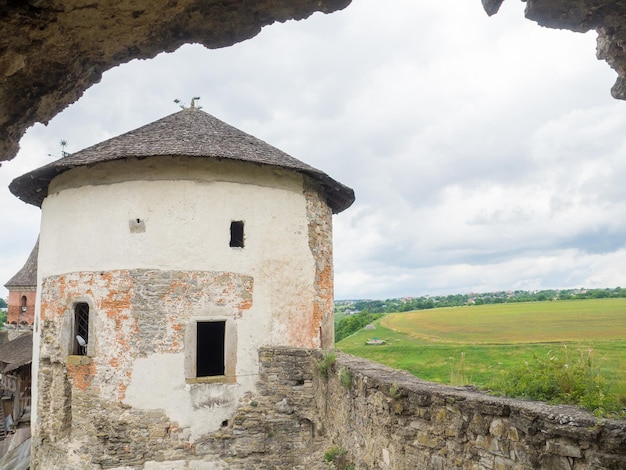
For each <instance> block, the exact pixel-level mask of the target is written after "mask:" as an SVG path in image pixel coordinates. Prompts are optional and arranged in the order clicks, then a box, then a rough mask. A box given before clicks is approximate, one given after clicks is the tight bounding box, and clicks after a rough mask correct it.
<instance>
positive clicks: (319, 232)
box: [304, 180, 335, 349]
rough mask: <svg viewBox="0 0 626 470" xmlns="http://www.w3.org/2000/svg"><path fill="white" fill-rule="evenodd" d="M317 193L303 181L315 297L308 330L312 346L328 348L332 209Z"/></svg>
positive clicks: (332, 337)
mask: <svg viewBox="0 0 626 470" xmlns="http://www.w3.org/2000/svg"><path fill="white" fill-rule="evenodd" d="M320 194H322V192H321V190H320V189H319V188H317V187H316V186H315V185H314V183H313V182H312V181H310V180H307V181H305V191H304V196H305V198H306V208H307V221H308V230H309V249H310V250H311V254H312V255H313V258H314V259H315V299H314V301H313V317H312V322H311V331H309V332H307V333H308V334H310V335H311V337H312V338H317V341H316V342H314V343H313V344H311V347H322V348H325V349H328V348H332V347H333V346H334V344H335V331H334V329H335V328H334V315H333V312H334V276H333V241H332V240H333V239H332V211H331V209H330V207H328V205H327V204H326V202H325V201H323V200H322V199H321V198H320ZM320 327H321V329H320ZM313 329H317V330H318V331H313Z"/></svg>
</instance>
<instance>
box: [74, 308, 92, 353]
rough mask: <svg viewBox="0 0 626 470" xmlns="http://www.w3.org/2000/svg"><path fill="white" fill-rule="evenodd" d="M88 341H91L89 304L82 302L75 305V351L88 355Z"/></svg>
mask: <svg viewBox="0 0 626 470" xmlns="http://www.w3.org/2000/svg"><path fill="white" fill-rule="evenodd" d="M88 342H89V304H87V303H85V302H80V303H77V304H76V305H75V306H74V347H73V353H74V354H76V355H79V356H86V355H87V343H88Z"/></svg>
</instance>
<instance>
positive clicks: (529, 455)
mask: <svg viewBox="0 0 626 470" xmlns="http://www.w3.org/2000/svg"><path fill="white" fill-rule="evenodd" d="M322 359H323V353H322V351H320V350H310V349H296V348H288V347H264V348H261V350H260V351H259V375H258V381H257V384H256V389H255V390H254V391H251V392H248V393H247V394H246V395H245V396H243V397H242V398H241V399H240V400H239V402H238V407H237V409H236V411H235V413H234V414H233V415H232V417H231V419H229V420H226V421H224V422H223V423H222V426H221V428H220V429H219V430H217V431H215V432H211V433H208V434H206V435H205V436H203V437H201V438H200V439H198V440H196V441H195V442H194V443H193V444H192V445H184V442H181V439H180V438H181V436H180V433H181V429H180V427H178V426H177V424H176V423H175V422H172V421H169V420H168V419H166V418H165V416H164V415H163V413H162V412H159V410H152V411H146V412H142V413H139V412H137V410H132V409H129V408H128V407H124V406H123V405H119V406H114V405H113V404H111V403H108V404H106V406H100V407H95V408H93V411H92V414H91V415H90V417H89V418H87V419H90V420H92V421H93V422H95V423H98V433H97V439H96V441H94V443H93V444H94V447H93V448H92V453H94V452H93V451H95V454H94V455H96V456H97V455H99V456H101V457H102V458H99V459H96V460H94V461H92V462H88V461H86V460H85V461H83V462H82V466H81V465H78V466H76V467H74V468H84V469H93V468H102V469H113V470H139V469H141V470H148V469H149V470H171V469H172V468H189V469H226V468H229V469H248V468H281V469H283V468H285V469H287V468H288V469H301V470H305V469H306V470H326V469H328V468H329V466H328V464H327V463H326V462H324V459H323V455H324V452H325V451H327V450H329V449H331V448H332V447H340V448H343V449H345V450H346V451H347V455H346V461H347V463H348V464H350V463H351V464H354V468H355V469H394V470H403V469H407V470H408V469H411V470H414V469H420V470H448V469H455V470H456V469H468V470H469V469H472V470H474V469H475V470H509V469H510V470H527V469H528V470H530V469H538V468H541V469H553V470H591V469H593V470H601V469H612V470H618V469H624V468H625V463H626V421H610V420H600V419H596V418H595V417H593V416H592V415H590V414H588V413H585V412H582V411H580V410H578V409H577V408H574V407H570V406H550V405H546V404H542V403H535V402H527V401H521V400H513V399H506V398H498V397H491V396H488V395H486V394H482V393H478V392H476V391H472V390H470V389H468V388H463V387H447V386H443V385H438V384H434V383H430V382H424V381H421V380H419V379H417V378H415V377H413V376H411V375H410V374H408V373H405V372H402V371H396V370H393V369H390V368H388V367H385V366H382V365H379V364H376V363H373V362H370V361H367V360H364V359H360V358H356V357H353V356H349V355H345V354H341V353H337V360H336V362H335V363H334V364H333V365H332V367H331V368H330V370H329V374H328V378H325V377H323V375H322V374H321V373H320V371H319V370H318V368H317V366H316V363H317V362H320V361H322ZM342 379H343V380H342ZM347 379H349V380H347ZM78 395H79V396H76V397H75V399H76V400H90V399H91V397H90V396H89V394H78ZM73 418H74V419H76V418H77V417H76V416H74V417H73ZM83 418H85V417H83ZM174 444H178V445H174ZM48 450H50V449H48ZM58 450H59V449H57V451H58ZM42 451H44V449H42V448H40V449H39V452H37V453H36V458H35V460H34V461H33V467H32V468H34V469H37V468H66V467H64V466H63V460H64V457H63V455H57V456H56V457H57V458H58V459H59V460H58V462H57V466H55V465H51V466H50V465H49V466H42V465H40V463H41V462H42V461H45V460H46V458H45V457H52V456H51V455H43V454H46V453H47V451H44V452H43V454H42ZM66 458H67V455H65V459H66ZM50 461H51V460H47V462H48V463H49V462H50ZM65 462H67V460H65ZM94 463H96V464H97V466H95V467H94V466H93V464H94ZM344 468H345V467H344Z"/></svg>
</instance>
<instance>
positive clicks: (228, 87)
mask: <svg viewBox="0 0 626 470" xmlns="http://www.w3.org/2000/svg"><path fill="white" fill-rule="evenodd" d="M523 8H524V3H523V2H504V3H503V5H502V7H501V10H500V12H499V13H498V14H497V15H495V16H493V17H488V16H487V15H486V14H485V13H484V11H483V9H482V6H481V4H480V2H479V1H478V0H476V1H471V2H467V1H464V0H450V1H449V2H445V4H442V3H435V4H432V3H429V4H424V2H412V1H410V0H390V1H389V2H387V3H386V4H385V8H384V10H381V8H380V3H377V2H375V1H374V0H359V1H358V2H353V4H352V5H350V6H348V7H347V8H346V9H345V10H343V11H340V12H336V13H333V14H330V15H323V14H321V13H317V14H315V15H313V16H312V17H311V18H309V19H307V20H303V21H299V22H295V21H290V22H287V23H285V24H274V25H271V26H268V27H266V28H264V29H263V31H262V32H261V33H260V34H259V35H258V36H256V37H254V38H252V39H250V40H248V41H244V42H242V43H239V44H236V45H234V46H232V47H229V48H224V49H217V50H208V49H205V48H204V47H202V46H199V45H187V46H183V47H181V48H180V49H179V50H177V51H176V52H174V53H170V54H160V55H159V56H157V57H156V58H155V59H152V60H143V61H138V60H135V61H132V62H131V63H128V64H124V65H122V66H120V67H116V68H114V69H112V70H110V71H108V72H106V73H105V74H104V76H103V78H102V81H101V83H99V84H96V85H94V86H93V87H91V88H90V89H89V90H87V92H86V93H85V94H84V95H83V96H82V97H81V98H80V99H79V100H78V101H77V102H76V103H74V104H73V105H71V106H69V107H68V108H67V109H66V110H65V111H63V112H62V113H60V114H59V115H58V116H57V117H55V118H54V119H53V120H52V121H51V122H50V123H49V124H48V126H43V125H40V124H37V125H35V126H33V127H32V128H31V129H29V131H28V132H27V134H26V135H25V137H24V138H23V139H22V140H21V142H20V145H21V149H20V152H19V153H18V155H17V157H16V158H15V159H14V160H12V161H10V162H4V163H3V164H2V167H1V168H0V207H1V208H2V214H3V216H4V221H5V229H4V230H3V231H2V233H0V260H1V263H0V284H4V283H5V282H7V281H8V280H9V279H10V278H11V277H12V276H13V275H14V274H15V273H16V272H17V270H18V269H20V267H21V266H22V265H23V264H24V262H25V261H26V258H27V257H28V254H29V253H30V251H31V249H32V247H33V245H34V243H35V241H36V239H37V234H38V225H39V209H38V208H35V207H32V206H29V205H27V204H25V203H23V202H21V201H20V200H18V199H17V198H15V197H14V196H13V195H12V194H10V192H9V191H8V185H9V183H10V182H11V180H12V179H13V178H15V177H17V176H19V175H21V174H24V173H25V172H27V171H30V170H32V169H34V168H37V167H40V166H42V165H44V164H46V163H48V162H50V161H52V160H55V159H56V158H58V157H59V156H60V155H61V147H60V145H59V142H60V141H61V140H66V141H67V142H68V146H67V148H66V150H67V151H68V152H76V151H78V150H81V149H83V148H85V147H88V146H90V145H93V144H96V143H98V142H101V141H103V140H106V139H108V138H111V137H114V136H117V135H120V134H122V133H124V132H127V131H130V130H132V129H135V128H137V127H140V126H142V125H144V124H147V123H150V122H152V121H155V120H156V119H159V118H161V117H164V116H166V115H168V114H171V113H174V112H176V111H178V107H177V105H176V104H175V103H173V100H174V99H180V100H182V101H183V102H185V103H188V102H189V101H190V99H191V97H193V96H200V97H201V100H200V102H199V103H200V105H201V106H202V107H203V110H204V111H206V112H208V113H210V114H212V115H214V116H215V117H217V118H218V119H221V120H223V121H225V122H227V123H229V124H231V125H233V126H235V127H237V128H239V129H241V130H243V131H244V132H247V133H249V134H252V135H254V136H256V137H258V138H260V139H262V140H264V141H266V142H268V143H270V144H271V145H273V146H275V147H277V148H279V149H281V150H283V151H285V152H287V153H288V154H290V155H292V156H293V157H295V158H297V159H299V160H302V161H304V162H306V163H308V164H310V165H312V166H314V167H316V168H319V169H321V170H323V171H325V172H326V173H328V174H329V175H330V176H331V177H333V178H335V179H337V180H338V181H340V182H342V183H344V184H346V185H347V186H350V187H352V188H353V189H354V190H355V193H356V202H355V203H354V205H353V206H352V207H350V208H349V209H347V210H346V211H345V212H343V213H341V214H338V215H336V216H334V218H333V223H334V257H335V298H336V299H387V298H397V297H403V296H407V297H419V296H422V295H447V294H456V293H461V294H464V293H470V292H493V291H500V290H541V289H553V288H561V289H565V288H581V287H586V288H599V287H602V288H604V287H610V288H613V287H617V286H626V272H625V271H624V269H623V268H622V266H624V265H625V263H626V186H624V184H623V182H622V178H621V176H622V175H623V173H624V170H625V169H626V158H625V157H624V156H625V155H626V133H625V132H624V129H626V113H624V107H625V106H626V103H624V102H623V101H617V100H614V99H612V98H611V96H610V88H611V86H612V85H613V83H614V82H615V79H616V77H617V75H616V73H615V72H614V71H613V70H611V68H610V67H609V66H608V65H607V64H606V63H605V62H603V61H598V60H597V59H596V58H595V45H596V34H595V33H594V32H590V33H587V34H577V33H573V32H570V31H560V30H551V29H546V28H542V27H539V26H538V25H537V24H536V23H534V22H532V21H529V20H526V19H525V18H524V16H523ZM6 296H7V291H6V289H5V288H4V286H0V297H2V298H6Z"/></svg>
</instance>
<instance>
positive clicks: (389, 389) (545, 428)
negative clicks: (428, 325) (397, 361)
mask: <svg viewBox="0 0 626 470" xmlns="http://www.w3.org/2000/svg"><path fill="white" fill-rule="evenodd" d="M318 380H320V379H319V378H318ZM346 383H349V385H348V386H346ZM319 389H320V393H319V394H317V395H316V398H315V400H316V403H317V410H318V412H319V414H318V416H317V423H318V425H320V426H322V425H323V428H324V433H325V435H326V438H327V439H328V442H329V444H332V445H336V446H339V447H342V448H344V449H345V450H347V452H348V457H349V460H350V461H351V462H352V463H353V464H354V465H355V468H357V469H374V468H376V469H395V470H400V469H407V470H409V469H424V470H426V469H433V470H452V469H454V470H456V469H467V470H470V469H471V470H509V469H510V470H530V469H539V468H540V469H553V470H592V469H593V470H599V469H611V470H618V469H622V470H623V469H625V468H626V420H619V421H617V420H607V419H598V418H595V417H594V416H593V415H591V414H589V413H587V412H584V411H582V410H580V409H578V408H576V407H572V406H551V405H547V404H544V403H539V402H530V401H522V400H515V399H509V398H501V397H493V396H490V395H487V394H485V393H480V392H477V391H473V390H471V389H469V388H465V387H449V386H443V385H439V384H434V383H430V382H425V381H422V380H420V379H418V378H416V377H414V376H412V375H410V374H408V373H406V372H403V371H396V370H393V369H390V368H388V367H385V366H382V365H380V364H376V363H374V362H371V361H367V360H365V359H360V358H356V357H353V356H349V355H345V354H337V360H336V362H335V364H334V366H333V371H332V372H331V373H330V374H329V379H328V381H323V380H322V381H321V382H319Z"/></svg>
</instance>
